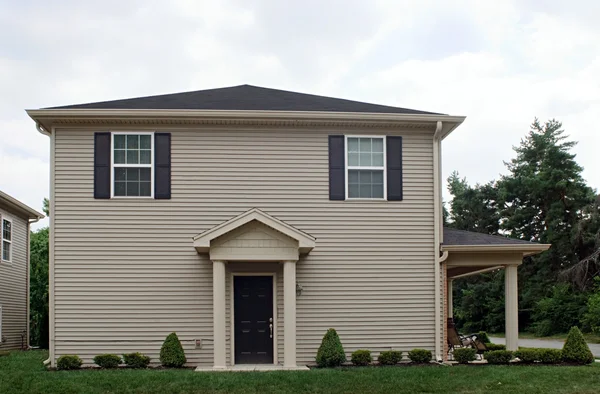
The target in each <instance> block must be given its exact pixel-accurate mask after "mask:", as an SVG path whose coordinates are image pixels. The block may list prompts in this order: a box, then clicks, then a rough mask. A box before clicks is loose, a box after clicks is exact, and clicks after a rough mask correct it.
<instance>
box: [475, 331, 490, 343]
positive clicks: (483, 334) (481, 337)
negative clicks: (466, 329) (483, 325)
mask: <svg viewBox="0 0 600 394" xmlns="http://www.w3.org/2000/svg"><path fill="white" fill-rule="evenodd" d="M477 338H479V340H480V341H481V342H483V343H489V342H491V341H490V337H488V334H487V332H485V331H479V333H478V334H477Z"/></svg>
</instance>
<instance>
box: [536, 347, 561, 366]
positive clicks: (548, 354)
mask: <svg viewBox="0 0 600 394" xmlns="http://www.w3.org/2000/svg"><path fill="white" fill-rule="evenodd" d="M538 350H539V355H540V362H542V363H543V364H560V363H561V361H562V350H560V349H538Z"/></svg>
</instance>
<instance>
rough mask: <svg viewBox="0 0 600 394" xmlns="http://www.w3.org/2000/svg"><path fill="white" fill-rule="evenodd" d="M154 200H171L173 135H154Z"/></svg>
mask: <svg viewBox="0 0 600 394" xmlns="http://www.w3.org/2000/svg"><path fill="white" fill-rule="evenodd" d="M154 198H156V199H164V200H169V199H170V198H171V133H154Z"/></svg>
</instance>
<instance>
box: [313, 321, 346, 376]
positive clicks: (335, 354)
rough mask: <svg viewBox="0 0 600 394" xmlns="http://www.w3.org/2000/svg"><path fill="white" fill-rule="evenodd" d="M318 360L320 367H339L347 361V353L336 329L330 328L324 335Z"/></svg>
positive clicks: (318, 352)
mask: <svg viewBox="0 0 600 394" xmlns="http://www.w3.org/2000/svg"><path fill="white" fill-rule="evenodd" d="M316 361H317V365H318V366H319V367H338V366H340V365H342V364H343V363H345V362H346V353H344V347H343V346H342V342H341V341H340V337H339V336H338V334H337V332H336V331H335V329H333V328H330V329H329V330H327V332H326V333H325V336H323V341H322V342H321V346H319V351H317V359H316Z"/></svg>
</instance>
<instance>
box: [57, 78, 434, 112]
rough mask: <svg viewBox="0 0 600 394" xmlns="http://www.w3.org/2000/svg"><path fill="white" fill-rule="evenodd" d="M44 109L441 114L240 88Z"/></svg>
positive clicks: (323, 97) (253, 88)
mask: <svg viewBox="0 0 600 394" xmlns="http://www.w3.org/2000/svg"><path fill="white" fill-rule="evenodd" d="M47 109H205V110H239V111H244V110H247V111H324V112H372V113H397V114H426V115H440V114H437V113H434V112H425V111H417V110H414V109H407V108H399V107H390V106H387V105H378V104H369V103H363V102H360V101H351V100H344V99H338V98H333V97H325V96H316V95H314V94H305V93H296V92H289V91H286V90H278V89H268V88H262V87H259V86H252V85H239V86H232V87H227V88H220V89H208V90H197V91H194V92H184V93H173V94H163V95H160V96H148V97H138V98H131V99H124V100H114V101H102V102H97V103H88V104H76V105H67V106H62V107H51V108H47Z"/></svg>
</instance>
